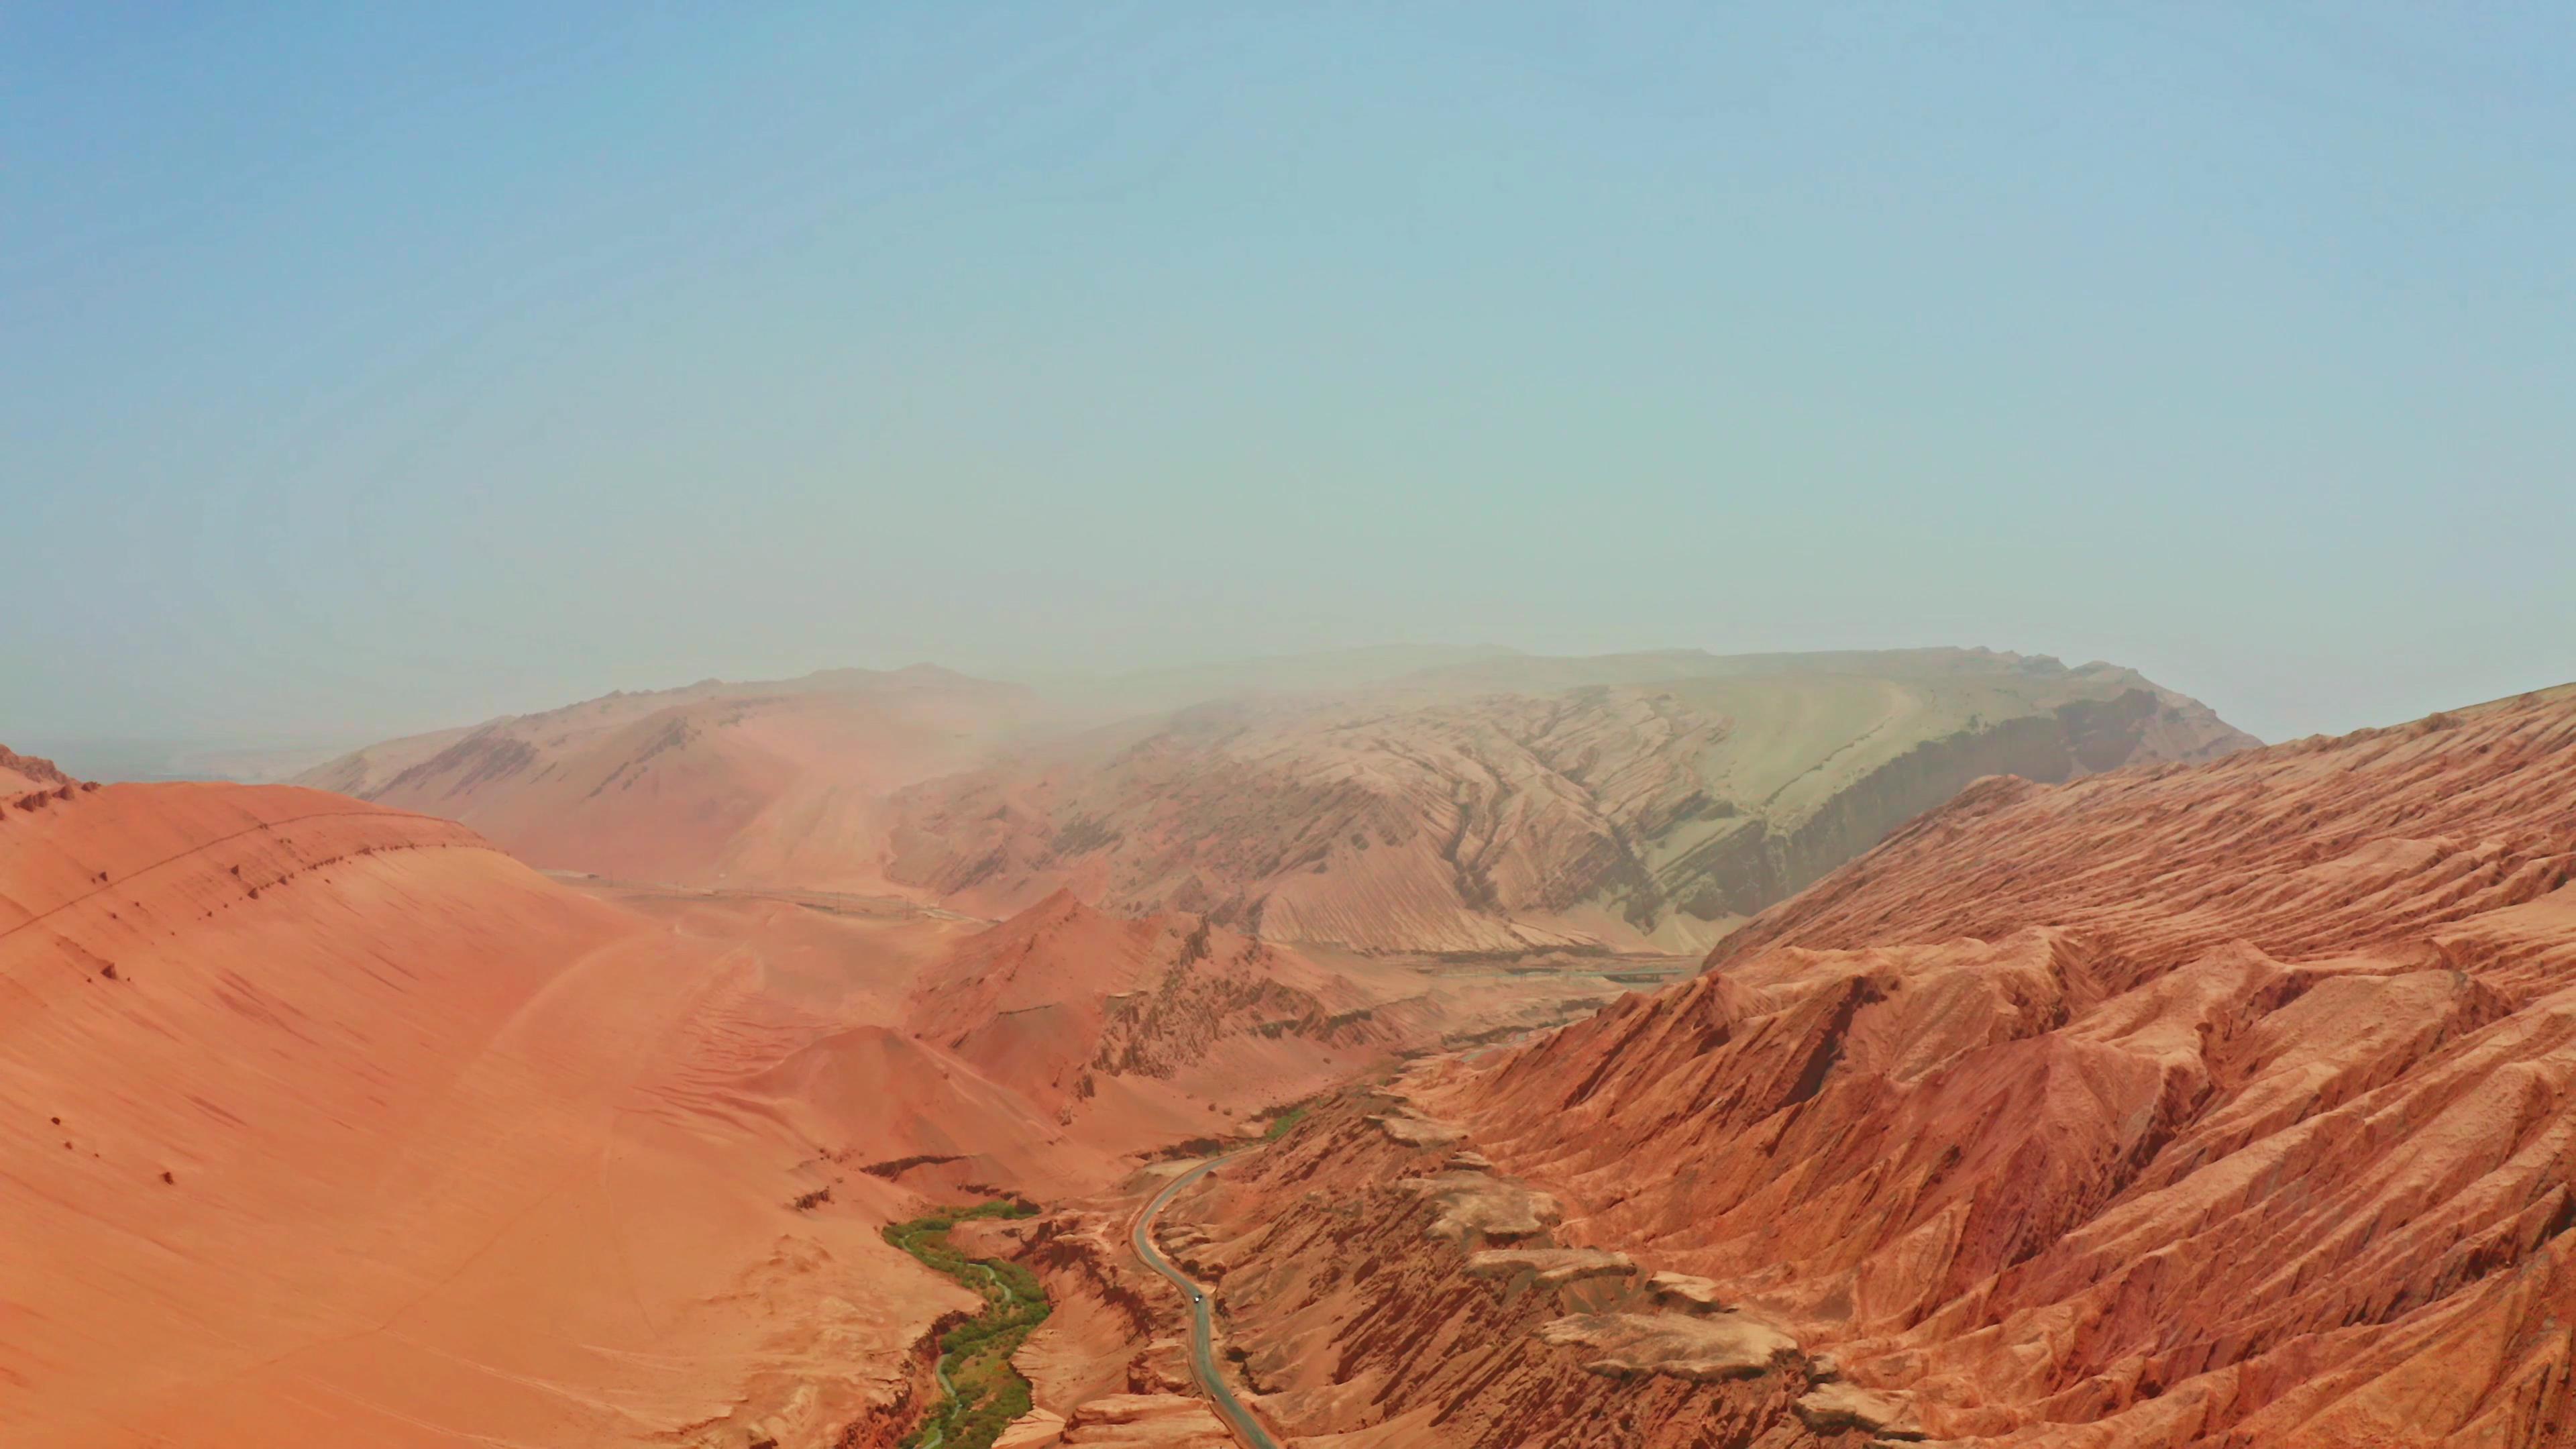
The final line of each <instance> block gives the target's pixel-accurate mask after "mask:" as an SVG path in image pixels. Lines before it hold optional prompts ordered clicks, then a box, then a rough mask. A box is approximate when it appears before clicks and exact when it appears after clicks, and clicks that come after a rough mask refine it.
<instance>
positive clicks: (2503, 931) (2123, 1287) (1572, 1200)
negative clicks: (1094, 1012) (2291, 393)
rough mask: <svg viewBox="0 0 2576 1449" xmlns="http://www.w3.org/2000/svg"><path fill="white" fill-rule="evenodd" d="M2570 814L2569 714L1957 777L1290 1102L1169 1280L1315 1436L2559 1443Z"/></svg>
mask: <svg viewBox="0 0 2576 1449" xmlns="http://www.w3.org/2000/svg"><path fill="white" fill-rule="evenodd" d="M2571 801H2576V689H2571V690H2567V691H2560V692H2558V693H2557V694H2556V695H2554V696H2531V697H2526V698H2524V699H2521V700H2514V701H2506V702H2502V703H2500V704H2497V705H2494V706H2490V707H2486V708H2482V709H2478V710H2473V711H2464V712H2462V713H2460V714H2459V715H2457V716H2456V717H2453V716H2436V717H2434V718H2432V719H2429V720H2426V721H2422V722H2419V723H2418V724H2415V725H2412V726H2407V727H2403V728H2399V729H2392V730H2383V731H2365V732H2363V733H2361V734H2359V735H2355V736H2350V737H2346V738H2343V739H2339V740H2313V741H2303V742H2298V743H2294V744H2290V745H2284V746H2280V747H2276V748H2273V749H2268V750H2261V751H2253V752H2247V753H2243V754H2239V755H2235V756H2231V757H2230V758H2228V759H2226V760H2223V761H2220V762H2218V763H2215V764H2209V765H2201V766H2191V767H2182V766H2163V767H2154V768H2146V769H2139V770H2129V771H2123V772H2119V773H2115V774H2109V775H2103V776H2098V777H2095V778H2091V779H2087V780H2083V781H2079V782H2077V783H2074V784H2071V785H2067V786H2063V787H2058V788H2043V787H2038V786H2033V785H2029V784H2027V783H2024V782H2018V781H1995V782H1990V783H1989V784H1987V785H1985V786H1983V787H1980V788H1979V789H1977V790H1974V791H1971V792H1969V793H1968V794H1967V795H1965V796H1963V797H1962V798H1961V799H1959V800H1958V801H1957V802H1955V803H1954V804H1953V805H1951V806H1950V807H1948V808H1946V809H1944V810H1942V811H1939V812H1936V813H1934V814H1932V815H1930V816H1927V817H1925V818H1924V819H1922V820H1920V821H1918V822H1916V823H1915V824H1914V825H1912V826H1910V827H1908V828H1907V829H1906V830H1904V831H1903V832H1901V833H1900V834H1898V835H1897V836H1896V837H1895V838H1893V839H1891V840H1890V841H1889V842H1888V843H1887V844H1885V845H1884V846H1882V847H1881V848H1879V849H1878V850H1877V851H1875V852H1873V853H1871V854H1870V855H1868V856H1866V857H1864V858H1862V859H1861V860H1858V861H1856V862H1854V863H1852V864H1851V865H1849V866H1847V867H1845V868H1844V869H1842V870H1841V871H1838V872H1836V873H1835V874H1834V875H1832V876H1830V877H1829V878H1827V879H1826V880H1824V881H1823V882H1821V883H1819V884H1818V885H1817V886H1815V887H1813V888H1812V889H1810V890H1809V891H1808V892H1806V893H1805V894H1804V895H1802V896H1801V897H1799V898H1798V899H1797V900H1795V901H1792V902H1790V903H1789V904H1787V905H1785V906H1783V907H1780V908H1779V909H1777V910H1775V911H1773V912H1772V913H1770V914H1769V915H1767V916H1765V917H1763V918H1762V919H1761V920H1759V921H1757V922H1756V923H1755V924H1754V926H1753V927H1752V928H1750V929H1748V930H1747V931H1745V932H1743V933H1740V934H1739V935H1738V936H1737V937H1735V938H1733V939H1731V940H1730V941H1729V942H1728V943H1726V945H1725V946H1724V947H1722V948H1721V950H1720V951H1719V952H1718V953H1717V958H1716V960H1715V961H1714V963H1713V969H1712V970H1711V971H1710V972H1708V973H1707V974H1705V975H1703V976H1701V977H1699V978H1697V979H1695V980H1693V981H1690V982H1689V983H1687V984H1685V985H1682V986H1679V987H1676V988H1673V989H1670V990H1667V991H1665V992H1662V993H1660V994H1658V995H1655V996H1652V997H1644V996H1640V997H1637V998H1633V999H1631V1000H1630V1001H1629V1002H1628V1003H1626V1004H1625V1005H1623V1006H1622V1007H1621V1008H1619V1009H1617V1010H1614V1011H1611V1012H1606V1013H1604V1014H1602V1015H1600V1016H1598V1017H1595V1018H1593V1019H1591V1020H1590V1021H1587V1022H1584V1023H1581V1024H1578V1025H1576V1026H1573V1027H1569V1028H1567V1029H1566V1030H1564V1031H1561V1032H1558V1033H1556V1034H1554V1035H1552V1036H1550V1037H1547V1038H1543V1039H1541V1040H1540V1041H1538V1042H1536V1043H1534V1044H1532V1045H1531V1046H1529V1047H1528V1048H1526V1049H1523V1050H1518V1051H1512V1052H1504V1053H1498V1054H1492V1055H1489V1056H1487V1057H1485V1058H1483V1059H1481V1060H1478V1061H1475V1062H1459V1061H1453V1062H1450V1063H1448V1064H1445V1065H1443V1066H1441V1067H1439V1068H1437V1069H1435V1070H1432V1071H1428V1072H1425V1073H1422V1074H1420V1075H1418V1076H1417V1077H1416V1078H1415V1079H1413V1080H1412V1081H1411V1082H1410V1083H1409V1084H1408V1085H1407V1086H1406V1087H1405V1088H1404V1090H1403V1091H1401V1092H1400V1093H1398V1094H1396V1095H1394V1096H1392V1097H1387V1098H1380V1099H1366V1098H1354V1099H1352V1100H1350V1101H1348V1102H1347V1103H1345V1104H1344V1105H1341V1106H1339V1107H1337V1108H1335V1109H1333V1110H1331V1111H1328V1112H1325V1113H1321V1114H1319V1115H1318V1116H1317V1117H1316V1118H1315V1119H1312V1120H1311V1121H1310V1122H1309V1124H1308V1125H1307V1126H1305V1127H1302V1128H1301V1129H1300V1130H1299V1132H1298V1133H1297V1134H1295V1135H1293V1136H1292V1137H1291V1138H1290V1139H1289V1140H1288V1141H1287V1142H1286V1143H1284V1144H1282V1145H1281V1146H1280V1147H1279V1148H1275V1149H1273V1150H1272V1151H1270V1152H1269V1153H1266V1154H1264V1155H1263V1156H1262V1157H1261V1158H1260V1159H1258V1160H1257V1162H1256V1163H1254V1164H1253V1165H1252V1166H1251V1167H1250V1168H1249V1169H1248V1170H1247V1171H1246V1172H1244V1173H1243V1174H1240V1175H1238V1176H1237V1178H1236V1180H1235V1181H1233V1182H1231V1183H1227V1184H1224V1185H1222V1186H1219V1187H1217V1188H1215V1189H1213V1190H1212V1191H1210V1192H1208V1193H1207V1194H1206V1195H1205V1196H1204V1197H1203V1198H1201V1199H1200V1200H1199V1201H1197V1202H1196V1203H1195V1205H1193V1204H1192V1203H1190V1201H1189V1200H1187V1199H1185V1200H1184V1202H1183V1204H1182V1207H1183V1208H1193V1207H1194V1210H1195V1212H1196V1214H1197V1216H1198V1218H1199V1220H1200V1227H1199V1228H1198V1230H1197V1231H1196V1232H1195V1233H1193V1234H1192V1235H1191V1236H1190V1242H1191V1243H1192V1244H1194V1245H1195V1246H1193V1247H1192V1249H1191V1251H1192V1253H1193V1255H1194V1259H1195V1261H1194V1264H1193V1266H1194V1269H1195V1268H1200V1267H1203V1268H1204V1269H1205V1270H1206V1271H1207V1272H1211V1273H1219V1274H1222V1275H1224V1280H1225V1285H1226V1286H1225V1290H1224V1294H1223V1298H1224V1303H1225V1306H1226V1307H1227V1309H1228V1310H1229V1313H1230V1316H1231V1320H1232V1324H1233V1328H1234V1332H1235V1333H1236V1335H1237V1344H1238V1346H1240V1347H1242V1348H1244V1349H1245V1350H1246V1352H1247V1353H1248V1354H1249V1360H1248V1366H1247V1372H1248V1373H1249V1374H1250V1376H1251V1378H1252V1380H1253V1382H1254V1383H1255V1384H1256V1385H1257V1386H1259V1387H1260V1388H1262V1389H1264V1390H1265V1391H1267V1392H1268V1394H1269V1397H1268V1399H1267V1400H1266V1405H1267V1407H1268V1408H1270V1409H1271V1410H1272V1411H1273V1412H1274V1413H1276V1414H1277V1415H1279V1416H1281V1417H1282V1418H1283V1419H1284V1420H1285V1421H1287V1422H1288V1423H1289V1424H1290V1426H1291V1427H1292V1428H1293V1429H1295V1430H1296V1431H1298V1432H1300V1433H1303V1434H1313V1435H1324V1434H1329V1433H1336V1432H1344V1431H1349V1432H1352V1433H1353V1434H1354V1436H1355V1437H1353V1438H1351V1439H1349V1440H1347V1441H1341V1440H1336V1441H1333V1442H1348V1443H1352V1444H1361V1443H1368V1444H1375V1443H1380V1442H1386V1443H1405V1444H1411V1445H1478V1446H1485V1445H1493V1446H1501V1445H1572V1444H1588V1443H1594V1442H1599V1440H1598V1435H1599V1434H1600V1432H1601V1430H1602V1426H1603V1425H1605V1424H1617V1425H1624V1426H1625V1428H1624V1430H1623V1433H1622V1442H1632V1443H1638V1444H1645V1445H1682V1444H1694V1445H1696V1444H1731V1443H1752V1442H1760V1443H1763V1444H1766V1445H1782V1446H1786V1445H1793V1444H1804V1443H1812V1442H1829V1443H1830V1442H1852V1441H1851V1440H1849V1439H1845V1438H1840V1437H1838V1436H1845V1435H1865V1434H1869V1433H1873V1432H1879V1431H1885V1432H1889V1433H1897V1432H1902V1433H1907V1434H1914V1435H1928V1436H1929V1437H1931V1438H1933V1439H1937V1440H1945V1441H1965V1442H1994V1443H2010V1444H2050V1445H2087V1446H2129V1445H2139V1446H2146V1445H2154V1446H2185V1445H2203V1444H2210V1445H2215V1444H2231V1445H2233V1444H2247V1445H2315V1446H2329V1445H2333V1446H2357V1445H2360V1446H2367V1445H2430V1444H2437V1443H2438V1444H2478V1445H2493V1446H2498V1449H2503V1446H2513V1445H2531V1444H2543V1443H2551V1444H2554V1443H2563V1442H2567V1440H2568V1436H2569V1435H2570V1434H2576V1388H2571V1385H2576V1357H2571V1355H2576V1348H2571V1342H2570V1339H2569V1337H2568V1330H2567V1324H2568V1323H2570V1322H2571V1321H2576V1231H2571V1228H2576V1198H2571V1196H2570V1187H2569V1183H2570V1181H2571V1178H2576V1106H2571V1104H2576V888H2571V886H2570V884H2569V882H2570V879H2571V875H2576V806H2571V803H2570V802H2571ZM1328 1346H1329V1349H1330V1351H1329V1352H1328V1351H1327V1348H1328ZM1386 1434H1392V1435H1394V1436H1395V1437H1393V1438H1384V1437H1382V1436H1383V1435H1386ZM1373 1435H1375V1436H1380V1437H1372V1436H1373Z"/></svg>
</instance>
